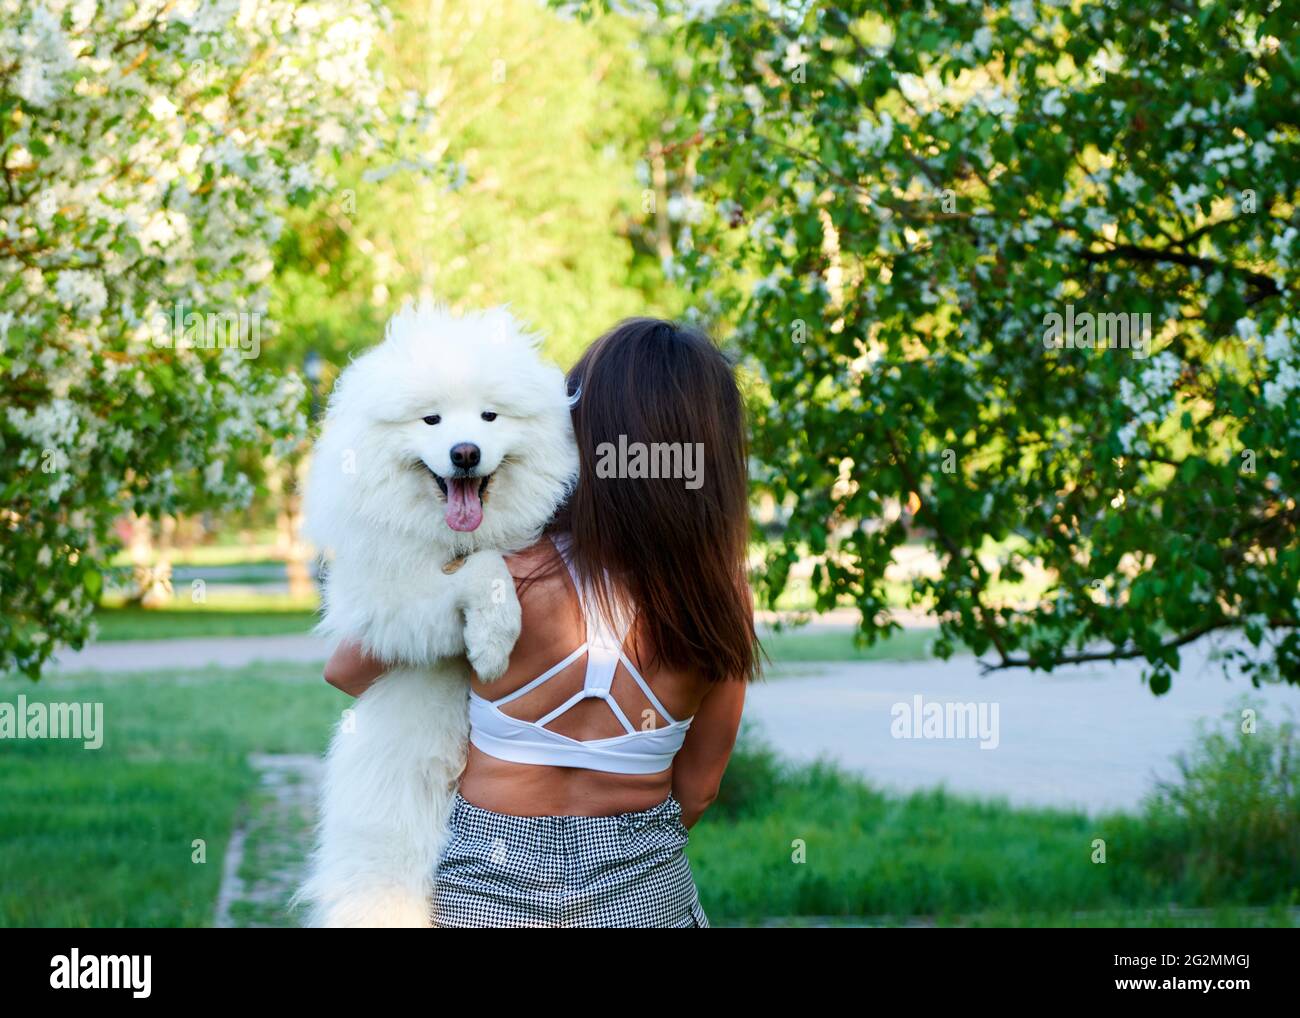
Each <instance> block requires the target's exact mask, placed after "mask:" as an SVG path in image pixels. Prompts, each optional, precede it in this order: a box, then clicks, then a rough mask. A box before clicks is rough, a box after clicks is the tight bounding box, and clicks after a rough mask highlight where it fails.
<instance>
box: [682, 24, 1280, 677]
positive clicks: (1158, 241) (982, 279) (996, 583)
mask: <svg viewBox="0 0 1300 1018" xmlns="http://www.w3.org/2000/svg"><path fill="white" fill-rule="evenodd" d="M664 7H665V10H666V12H667V13H668V14H669V15H672V14H673V11H674V10H675V9H677V8H680V7H681V5H674V4H666V5H664ZM685 8H686V10H685V15H684V17H683V18H682V20H680V21H679V22H677V27H678V29H679V30H680V32H681V33H682V36H683V38H685V39H686V40H687V41H688V42H689V44H690V47H691V51H692V57H693V68H694V69H693V75H692V80H691V87H692V90H693V91H692V97H693V108H694V116H693V119H692V121H691V122H690V123H688V124H686V125H684V127H683V130H682V135H681V146H682V148H686V147H690V148H691V149H692V150H694V151H695V153H696V155H697V159H696V164H695V165H696V171H697V172H698V174H699V175H700V176H699V179H698V180H696V181H695V182H694V183H695V186H696V189H697V194H699V195H700V197H702V198H706V199H707V204H708V214H707V215H705V216H703V217H701V221H700V222H699V223H698V224H696V225H695V226H694V227H693V229H692V230H691V231H690V232H689V233H687V234H685V235H684V236H683V237H682V238H681V240H680V241H679V251H678V253H677V262H678V267H679V270H680V272H681V273H682V276H683V278H684V279H685V280H686V282H687V283H688V285H691V286H692V287H693V288H694V290H695V293H696V294H697V303H698V306H699V307H700V309H701V312H702V313H703V314H705V315H706V316H707V317H709V318H710V319H711V320H712V321H713V322H715V323H717V324H718V325H719V327H720V328H723V329H727V330H730V333H731V336H732V338H733V339H734V341H735V342H736V343H737V344H738V345H739V346H740V348H741V349H742V350H743V351H744V352H745V353H746V354H747V355H748V360H749V363H750V364H751V366H752V367H753V368H754V369H755V371H756V372H757V375H758V381H757V388H758V391H757V393H756V398H755V400H754V405H755V422H754V423H755V439H754V441H755V446H754V453H755V457H756V460H757V462H758V464H759V469H760V474H761V483H762V484H763V485H764V486H765V487H766V488H767V489H769V490H770V491H771V492H772V493H773V494H774V495H775V496H776V497H777V499H778V500H781V501H783V502H784V503H786V504H787V505H788V506H789V507H790V517H789V522H788V525H787V527H786V529H785V533H784V539H783V540H782V541H781V542H780V543H779V545H778V546H777V547H776V548H775V550H774V551H773V552H772V554H771V556H770V558H769V561H768V563H767V574H766V578H765V582H766V587H767V593H768V594H769V595H771V596H772V597H775V595H776V594H778V593H780V592H781V590H782V589H783V588H784V586H785V585H786V583H787V577H788V570H789V567H790V565H791V564H792V563H793V562H794V561H796V559H797V558H798V557H800V556H801V555H802V554H804V553H805V552H807V551H809V550H810V551H811V553H812V554H813V555H814V556H816V558H817V562H818V564H817V566H816V570H815V572H814V575H813V587H814V590H815V592H816V596H817V600H818V602H819V604H820V606H822V607H829V606H830V605H831V604H833V603H837V602H838V601H840V600H842V599H851V600H852V601H853V602H854V603H856V604H857V605H858V606H859V607H860V608H861V609H862V612H863V632H864V636H865V637H866V639H868V640H873V639H875V638H877V637H878V636H879V635H880V634H882V633H883V632H886V631H888V629H889V628H890V627H892V626H894V625H895V624H896V623H895V622H894V620H893V618H892V615H891V602H890V599H889V598H888V597H887V592H886V568H887V567H888V566H889V565H890V563H891V560H892V559H893V558H894V553H895V551H896V550H897V549H898V548H899V546H900V545H901V544H902V543H903V542H904V540H905V539H906V538H907V536H908V527H907V524H908V522H909V513H907V512H906V511H904V512H903V513H902V514H901V515H900V513H899V512H898V511H897V508H891V507H898V506H903V507H910V508H911V510H912V513H911V514H910V522H911V523H912V524H914V526H915V528H916V532H918V533H920V534H921V535H923V536H924V539H925V540H926V542H927V543H928V545H929V546H930V547H931V549H932V551H933V553H934V557H935V560H936V563H937V565H936V568H934V569H932V570H931V571H929V572H928V573H923V574H921V575H917V576H914V577H913V578H912V579H911V580H910V589H911V594H912V597H913V599H914V601H915V602H916V603H917V604H918V605H921V606H923V607H924V608H925V609H926V610H928V611H931V612H933V613H934V614H935V615H937V617H938V619H939V623H940V627H941V635H940V639H939V649H940V651H941V652H942V653H949V652H951V651H952V650H953V649H954V647H955V645H956V644H957V642H958V641H961V642H964V643H965V644H967V645H969V646H971V647H972V648H973V649H974V650H975V651H976V652H977V653H978V654H980V655H983V656H984V660H985V662H986V663H987V665H988V667H990V668H1003V667H1012V666H1028V667H1031V668H1042V669H1052V668H1054V667H1057V666H1059V665H1061V664H1063V663H1067V662H1080V661H1094V660H1113V659H1123V658H1130V659H1133V658H1136V659H1143V660H1144V661H1145V662H1146V665H1147V675H1148V679H1149V683H1150V686H1151V688H1152V690H1153V691H1154V692H1157V693H1159V692H1162V691H1164V690H1165V689H1167V688H1168V686H1169V683H1170V678H1171V675H1172V673H1173V671H1174V670H1176V668H1177V666H1178V663H1179V650H1180V648H1185V647H1186V646H1187V645H1188V644H1190V643H1192V642H1193V641H1197V640H1199V639H1200V638H1202V637H1206V636H1207V635H1209V634H1221V635H1224V636H1227V637H1228V639H1226V640H1224V641H1222V642H1223V643H1224V644H1225V645H1226V652H1227V653H1228V654H1229V655H1231V656H1233V657H1234V658H1235V659H1236V664H1237V665H1238V666H1239V667H1240V668H1241V669H1243V670H1245V671H1247V672H1249V673H1250V674H1251V675H1252V677H1253V678H1254V679H1256V680H1262V679H1265V678H1268V677H1271V676H1278V675H1280V676H1282V677H1284V678H1286V679H1287V680H1289V681H1292V682H1296V681H1300V631H1298V630H1297V626H1298V625H1300V599H1298V598H1297V588H1298V585H1300V547H1297V540H1296V535H1297V525H1298V524H1300V504H1298V503H1297V500H1298V499H1300V469H1298V468H1300V342H1298V341H1297V334H1298V333H1300V308H1298V307H1297V287H1298V286H1300V212H1298V211H1297V197H1298V193H1297V180H1298V176H1300V158H1298V156H1300V105H1298V97H1300V60H1298V58H1297V54H1298V53H1300V27H1298V24H1297V21H1296V19H1295V18H1294V10H1288V7H1287V5H1286V4H1280V3H1274V2H1249V0H1248V2H1244V3H1238V4H1221V3H1214V2H1210V0H1188V2H1156V3H1154V4H1146V5H1133V4H1129V3H1121V2H1118V0H1102V2H1092V3H1085V4H1069V3H1061V2H1035V0H1015V2H1012V3H1006V4H988V5H985V4H981V3H967V2H962V0H919V2H918V0H879V2H871V3H866V2H857V0H852V2H842V3H836V4H814V3H792V4H784V3H783V4H777V3H767V4H752V3H748V2H744V3H739V2H737V3H726V2H723V3H719V2H709V3H691V4H687V5H685ZM681 13H682V12H681V10H677V14H678V15H681ZM1067 326H1068V331H1069V333H1070V334H1069V335H1063V333H1064V332H1066V331H1067ZM1121 333H1123V334H1124V335H1123V336H1121V335H1120V334H1121ZM1125 337H1127V339H1125ZM1031 580H1032V581H1033V582H1030V581H1031Z"/></svg>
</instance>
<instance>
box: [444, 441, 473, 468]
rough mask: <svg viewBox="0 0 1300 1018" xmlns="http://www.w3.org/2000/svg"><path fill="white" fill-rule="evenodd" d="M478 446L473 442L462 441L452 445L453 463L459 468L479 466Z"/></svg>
mask: <svg viewBox="0 0 1300 1018" xmlns="http://www.w3.org/2000/svg"><path fill="white" fill-rule="evenodd" d="M478 460H479V451H478V446H477V445H474V444H473V443H472V442H461V443H460V444H459V445H453V446H452V447H451V465H452V466H453V467H455V468H456V469H457V470H472V469H474V467H476V466H478Z"/></svg>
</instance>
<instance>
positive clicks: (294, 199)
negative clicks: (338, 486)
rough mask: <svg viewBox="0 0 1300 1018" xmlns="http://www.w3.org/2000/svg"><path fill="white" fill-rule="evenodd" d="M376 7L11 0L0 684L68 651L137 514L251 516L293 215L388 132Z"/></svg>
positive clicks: (271, 394)
mask: <svg viewBox="0 0 1300 1018" xmlns="http://www.w3.org/2000/svg"><path fill="white" fill-rule="evenodd" d="M384 21H385V15H384V11H383V8H382V7H381V6H380V5H379V4H378V3H369V2H361V3H356V2H344V0H337V2H335V0H327V2H318V3H296V2H289V0H284V2H281V0H245V2H242V3H241V2H229V0H205V2H200V0H179V2H177V0H171V2H167V0H138V2H134V0H106V2H94V0H64V2H60V0H0V392H2V393H3V402H4V410H3V413H2V414H0V462H2V463H3V467H2V472H0V485H2V486H3V490H4V497H3V507H2V508H0V532H2V533H3V540H2V541H0V670H8V669H12V668H18V669H21V670H23V671H25V672H27V673H28V674H30V675H32V676H33V677H35V676H36V675H37V674H38V673H39V671H40V668H41V665H42V664H43V662H45V661H46V659H47V658H48V656H49V654H50V652H51V650H52V649H53V647H54V646H55V645H56V644H57V643H63V642H67V643H71V644H73V645H79V644H80V642H81V641H82V640H83V639H84V637H85V635H86V632H87V626H88V620H89V615H90V612H91V610H92V608H93V605H94V601H95V599H96V597H97V595H98V594H99V592H100V589H101V586H102V583H103V567H104V562H105V559H106V556H107V555H108V553H109V552H110V551H111V550H112V544H113V542H112V540H111V534H110V524H111V523H112V521H113V520H114V519H115V518H116V517H117V516H118V515H119V514H120V513H122V512H124V511H133V512H136V513H141V514H154V515H156V514H161V513H173V512H178V511H193V510H196V509H201V508H206V509H214V510H220V509H221V508H223V507H231V506H238V505H240V504H242V503H244V502H246V501H247V499H248V498H249V497H250V495H251V494H252V488H253V482H252V480H251V479H250V476H249V472H248V471H247V470H245V469H241V458H243V459H244V460H245V461H251V460H253V459H255V458H256V457H253V456H251V455H250V451H251V450H259V451H265V449H267V448H270V449H271V450H272V451H274V449H275V448H277V443H279V444H280V445H281V446H283V445H285V444H287V443H290V442H292V441H295V435H299V434H300V431H301V412H302V392H301V386H300V384H299V382H298V381H297V380H296V379H295V378H294V377H292V376H286V375H285V374H283V373H281V372H276V371H271V370H265V369H260V367H259V354H260V350H261V346H262V344H265V343H270V342H273V341H274V340H273V336H274V323H273V322H269V321H266V320H265V300H266V298H265V287H266V283H267V279H268V276H269V274H270V272H271V269H272V265H271V261H270V258H269V257H268V251H269V247H270V245H271V244H272V243H273V242H274V240H275V238H276V236H277V233H278V231H279V229H280V222H281V218H280V217H281V214H282V212H283V211H284V210H285V209H286V208H287V207H288V206H291V205H306V204H308V203H310V202H311V201H312V200H313V199H315V198H316V197H317V196H318V195H319V194H320V193H321V192H322V191H323V190H325V189H327V188H328V186H329V180H328V178H327V177H326V176H325V175H324V172H325V169H326V161H327V160H329V159H331V158H339V157H341V156H343V155H344V154H345V153H347V152H354V151H360V152H370V151H375V150H376V149H377V148H378V146H379V144H380V141H381V140H382V139H384V138H386V137H387V132H386V128H387V127H389V126H391V125H390V123H389V122H388V121H387V120H386V118H385V115H384V112H383V111H384V108H385V104H384V102H383V100H384V93H383V83H382V81H381V80H380V78H379V77H378V76H377V75H375V74H374V73H373V72H372V70H371V69H370V62H369V51H370V48H371V44H372V41H373V39H374V38H375V35H376V33H377V32H378V31H379V30H380V29H381V27H382V26H383V24H384Z"/></svg>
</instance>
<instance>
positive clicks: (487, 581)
mask: <svg viewBox="0 0 1300 1018" xmlns="http://www.w3.org/2000/svg"><path fill="white" fill-rule="evenodd" d="M459 575H460V576H461V578H462V583H463V584H464V586H463V590H464V592H465V595H464V596H465V601H464V604H465V634H464V635H465V654H466V656H467V657H468V658H469V663H470V665H471V667H473V669H474V672H475V673H476V674H477V675H478V677H479V679H480V680H482V681H483V682H491V681H492V680H493V679H499V678H500V677H501V675H502V674H503V673H504V672H505V670H506V666H507V665H509V663H510V654H511V652H512V651H513V650H514V649H515V641H516V640H518V639H519V624H520V617H521V612H520V609H519V598H518V597H517V596H516V594H515V585H514V581H513V580H512V579H511V577H510V571H509V570H508V569H507V568H506V564H505V560H504V559H503V558H502V557H501V556H500V554H498V553H497V552H476V553H475V554H473V555H471V556H470V557H469V558H468V559H467V560H466V563H465V568H464V569H463V570H462V572H461V573H460V574H459Z"/></svg>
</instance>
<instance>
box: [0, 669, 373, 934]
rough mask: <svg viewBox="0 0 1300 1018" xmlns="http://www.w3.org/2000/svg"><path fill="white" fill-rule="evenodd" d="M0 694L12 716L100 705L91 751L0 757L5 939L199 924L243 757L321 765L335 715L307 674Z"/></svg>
mask: <svg viewBox="0 0 1300 1018" xmlns="http://www.w3.org/2000/svg"><path fill="white" fill-rule="evenodd" d="M0 681H2V682H3V694H0V699H3V700H6V701H9V702H11V703H12V702H13V701H14V700H15V698H16V696H17V695H18V694H19V693H24V694H26V696H27V697H28V699H29V701H30V700H43V701H49V700H55V701H65V702H66V701H73V702H92V701H93V702H100V703H103V705H104V725H105V729H106V737H105V741H104V745H103V747H102V748H100V749H98V750H87V749H84V748H82V747H81V744H80V743H70V742H63V741H52V740H45V741H6V742H5V743H3V744H0V754H2V755H0V844H3V845H4V851H3V852H0V925H3V926H203V925H207V924H210V923H211V921H212V917H213V909H214V907H215V903H216V896H217V889H218V887H219V885H220V880H221V866H222V858H223V855H224V853H225V850H226V845H227V842H228V840H229V838H230V834H231V831H232V827H233V823H234V819H235V816H236V813H237V811H238V809H239V807H240V804H241V803H242V802H244V801H245V800H247V799H249V798H250V797H251V796H252V795H253V794H254V791H255V775H254V773H253V771H252V770H251V769H250V768H249V766H248V763H247V756H248V754H249V753H250V752H253V751H255V750H261V751H266V752H275V753H316V752H320V751H321V750H323V749H324V746H325V742H326V739H327V733H328V730H329V726H330V724H331V723H332V722H333V721H334V720H335V719H336V718H337V716H338V711H339V710H340V709H341V708H342V707H343V706H345V704H346V702H347V698H346V697H345V696H343V694H341V693H338V692H336V691H335V690H333V689H330V688H329V687H327V686H326V685H325V684H324V683H323V682H322V681H321V679H320V671H319V668H316V667H312V666H286V665H274V666H252V667H249V668H244V669H239V670H222V669H205V670H195V671H176V672H169V673H165V674H156V675H113V676H98V675H81V676H68V677H64V676H54V677H51V678H48V679H45V680H43V681H42V682H41V683H40V684H39V685H36V686H33V685H32V684H30V683H28V682H26V681H25V680H18V679H14V678H4V679H3V680H0ZM196 840H199V841H201V842H202V844H203V845H204V846H205V847H206V859H205V861H203V862H195V861H192V858H191V857H192V855H193V854H194V853H195V851H196V848H195V844H194V843H195V841H196Z"/></svg>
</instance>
